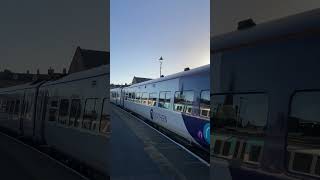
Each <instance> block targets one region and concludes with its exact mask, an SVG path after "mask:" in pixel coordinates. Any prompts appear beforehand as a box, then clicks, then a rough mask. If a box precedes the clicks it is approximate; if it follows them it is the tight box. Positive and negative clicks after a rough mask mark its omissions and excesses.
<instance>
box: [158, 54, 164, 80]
mask: <svg viewBox="0 0 320 180" xmlns="http://www.w3.org/2000/svg"><path fill="white" fill-rule="evenodd" d="M159 62H160V77H161V70H162V62H163V58H162V56H161V57H160V59H159Z"/></svg>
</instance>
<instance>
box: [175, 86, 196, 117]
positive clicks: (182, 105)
mask: <svg viewBox="0 0 320 180" xmlns="http://www.w3.org/2000/svg"><path fill="white" fill-rule="evenodd" d="M193 99H194V92H193V91H177V92H176V93H175V94H174V105H173V107H174V110H175V111H179V112H184V113H187V114H191V112H192V107H193V105H192V104H193Z"/></svg>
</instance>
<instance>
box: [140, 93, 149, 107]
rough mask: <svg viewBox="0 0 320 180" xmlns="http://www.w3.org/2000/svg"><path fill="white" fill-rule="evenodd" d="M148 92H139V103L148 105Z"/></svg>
mask: <svg viewBox="0 0 320 180" xmlns="http://www.w3.org/2000/svg"><path fill="white" fill-rule="evenodd" d="M148 97H149V95H148V93H146V92H144V93H141V104H145V105H148Z"/></svg>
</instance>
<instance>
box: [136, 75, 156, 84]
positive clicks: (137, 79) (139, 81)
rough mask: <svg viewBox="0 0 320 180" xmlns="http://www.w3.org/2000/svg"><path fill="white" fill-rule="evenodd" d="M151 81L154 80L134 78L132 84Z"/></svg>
mask: <svg viewBox="0 0 320 180" xmlns="http://www.w3.org/2000/svg"><path fill="white" fill-rule="evenodd" d="M149 80H152V79H150V78H143V77H136V76H134V77H133V79H132V84H136V83H141V82H144V81H149Z"/></svg>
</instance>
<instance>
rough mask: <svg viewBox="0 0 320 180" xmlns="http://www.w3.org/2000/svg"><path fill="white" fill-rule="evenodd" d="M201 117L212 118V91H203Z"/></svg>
mask: <svg viewBox="0 0 320 180" xmlns="http://www.w3.org/2000/svg"><path fill="white" fill-rule="evenodd" d="M200 116H203V117H206V118H210V91H202V92H201V95H200Z"/></svg>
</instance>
